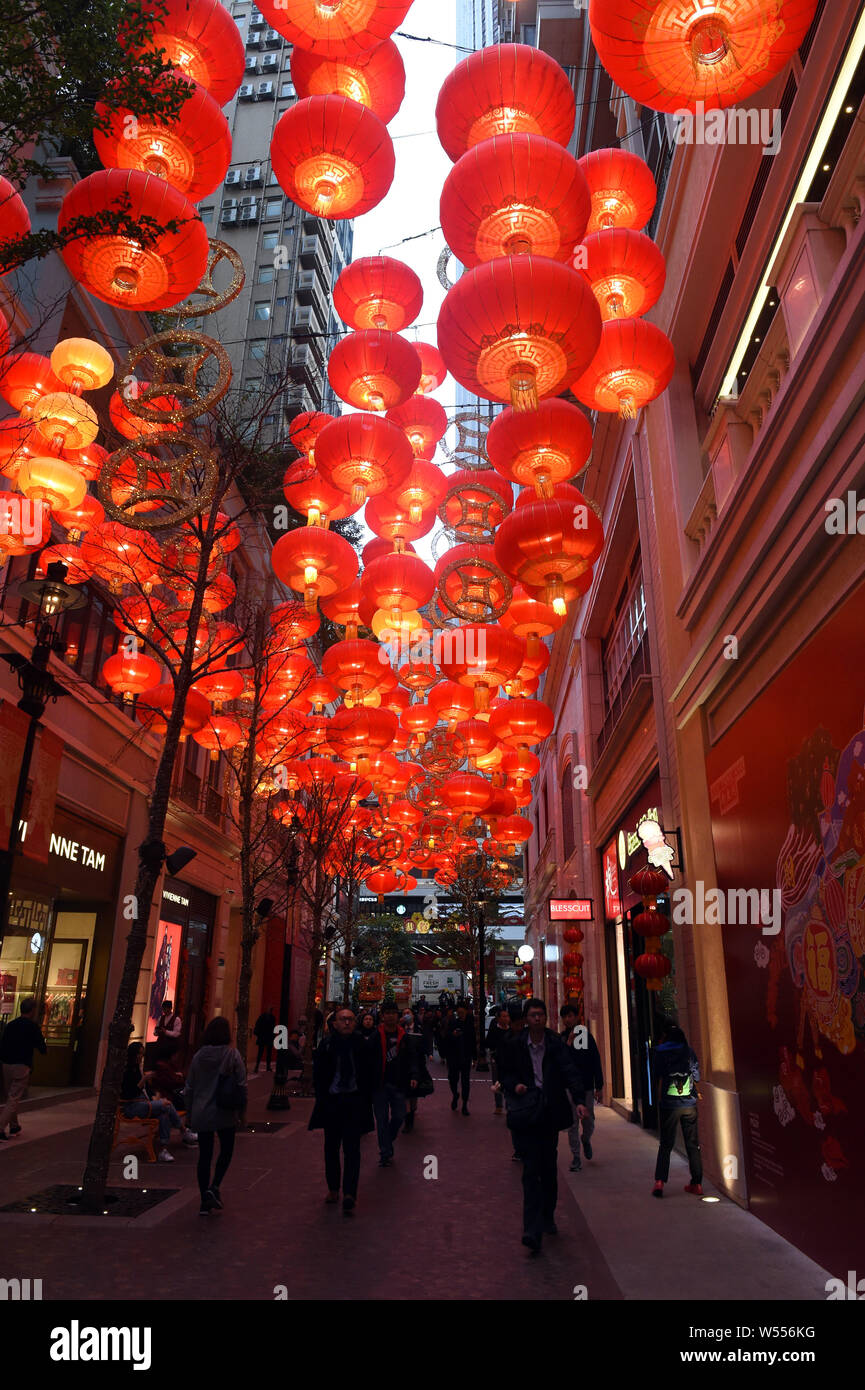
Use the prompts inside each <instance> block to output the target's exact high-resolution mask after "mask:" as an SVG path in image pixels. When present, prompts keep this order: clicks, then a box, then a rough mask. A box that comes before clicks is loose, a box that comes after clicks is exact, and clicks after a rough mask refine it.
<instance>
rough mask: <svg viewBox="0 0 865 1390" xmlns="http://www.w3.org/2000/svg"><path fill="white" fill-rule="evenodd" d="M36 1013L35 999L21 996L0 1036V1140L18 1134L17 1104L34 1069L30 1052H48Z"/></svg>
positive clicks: (24, 1093) (21, 1098) (25, 1090)
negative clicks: (1, 1096)
mask: <svg viewBox="0 0 865 1390" xmlns="http://www.w3.org/2000/svg"><path fill="white" fill-rule="evenodd" d="M35 1012H36V1000H35V999H31V998H27V999H22V1000H21V1009H20V1012H19V1014H18V1017H17V1018H14V1019H13V1020H12V1022H11V1023H7V1025H6V1029H5V1032H4V1033H3V1037H2V1039H0V1062H2V1063H3V1087H4V1091H5V1094H6V1100H5V1103H4V1105H3V1107H2V1109H0V1139H14V1138H15V1136H16V1134H20V1133H21V1126H20V1125H19V1123H18V1105H19V1103H20V1102H21V1101H22V1100H23V1099H24V1096H25V1095H26V1093H27V1085H28V1083H29V1081H30V1073H31V1071H32V1070H33V1053H34V1052H36V1051H37V1050H38V1051H39V1052H42V1053H45V1052H47V1051H48V1045H47V1043H46V1042H45V1039H44V1037H43V1036H42V1029H41V1028H40V1027H39V1024H38V1023H37V1022H36V1020H35V1018H34V1017H33V1015H34V1014H35ZM7 1125H8V1126H9V1133H8V1134H7V1133H6V1126H7Z"/></svg>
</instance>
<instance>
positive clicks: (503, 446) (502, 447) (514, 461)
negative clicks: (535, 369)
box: [486, 399, 592, 497]
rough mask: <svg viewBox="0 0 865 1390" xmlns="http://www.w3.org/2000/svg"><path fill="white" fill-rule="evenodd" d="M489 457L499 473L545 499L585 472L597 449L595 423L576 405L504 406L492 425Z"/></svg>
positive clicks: (552, 403) (489, 435) (557, 402)
mask: <svg viewBox="0 0 865 1390" xmlns="http://www.w3.org/2000/svg"><path fill="white" fill-rule="evenodd" d="M486 448H487V456H488V458H489V461H490V463H491V464H492V466H493V468H494V469H495V470H496V472H497V473H499V474H501V476H502V477H503V478H509V479H510V480H511V481H512V482H514V483H519V484H520V486H521V487H533V488H534V489H535V491H536V493H537V495H538V496H539V497H550V496H552V492H553V487H554V485H555V484H556V483H559V482H563V481H565V480H567V479H568V478H573V477H575V476H576V475H577V474H578V473H580V472H582V470H583V468H585V466H586V464H587V463H588V460H589V456H590V454H591V452H592V427H591V425H590V424H589V422H588V420H587V419H586V417H585V415H584V414H583V412H582V411H581V410H578V408H577V407H576V406H575V405H570V404H569V403H568V402H567V401H562V400H558V399H554V400H548V401H542V402H541V404H540V405H539V407H538V409H537V410H535V411H530V412H524V411H513V410H503V411H502V413H501V414H500V415H497V416H496V418H495V420H494V421H493V423H492V424H491V426H490V428H489V432H488V434H487V439H486Z"/></svg>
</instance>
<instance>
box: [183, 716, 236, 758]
mask: <svg viewBox="0 0 865 1390" xmlns="http://www.w3.org/2000/svg"><path fill="white" fill-rule="evenodd" d="M192 737H193V738H194V739H195V742H196V743H200V744H201V747H202V748H209V749H210V760H211V762H214V763H215V762H216V760H217V758H218V757H219V755H220V753H224V752H227V751H228V750H229V749H230V748H236V747H237V745H238V743H242V742H243V738H244V734H243V727H242V725H241V724H239V723H238V721H237V720H236V719H231V718H230V717H229V716H228V715H227V714H212V715H211V716H210V718H209V719H208V720H207V722H206V723H205V724H203V725H202V727H201V728H200V729H196V730H195V731H194V733H193V735H192Z"/></svg>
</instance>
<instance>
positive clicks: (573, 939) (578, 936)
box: [562, 927, 583, 946]
mask: <svg viewBox="0 0 865 1390" xmlns="http://www.w3.org/2000/svg"><path fill="white" fill-rule="evenodd" d="M562 936H563V937H564V938H565V940H566V941H567V942H568V944H569V945H570V946H577V945H579V943H580V942H581V941H582V940H583V933H582V930H581V928H580V927H565V930H564V931H563V932H562Z"/></svg>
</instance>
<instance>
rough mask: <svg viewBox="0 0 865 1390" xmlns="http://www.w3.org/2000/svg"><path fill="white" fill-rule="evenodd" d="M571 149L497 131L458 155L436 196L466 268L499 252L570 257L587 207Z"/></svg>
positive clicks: (582, 233)
mask: <svg viewBox="0 0 865 1390" xmlns="http://www.w3.org/2000/svg"><path fill="white" fill-rule="evenodd" d="M591 207H592V205H591V199H590V197H589V187H588V184H587V183H586V180H585V177H584V175H583V172H582V170H581V169H580V167H579V165H578V164H577V161H576V160H575V159H574V157H573V155H571V154H568V152H567V150H565V149H563V148H562V146H561V145H558V144H556V142H555V141H554V140H544V139H543V138H542V137H541V136H540V135H498V136H495V137H494V139H492V140H485V141H484V142H483V143H482V144H480V145H475V146H474V148H473V149H471V150H469V151H468V153H467V154H464V155H463V157H462V159H460V160H459V162H458V163H457V164H456V165H455V166H454V168H453V169H452V170H451V172H450V174H449V175H448V177H447V179H446V181H445V185H444V189H443V190H442V196H441V222H442V231H443V232H444V237H445V241H446V242H447V244H448V246H449V247H450V249H451V250H452V251H453V253H454V255H455V256H456V258H457V260H459V261H461V262H462V264H463V265H464V266H469V267H471V266H476V265H480V264H481V263H482V262H483V261H492V260H494V259H495V258H496V257H497V256H516V255H528V254H531V255H534V256H549V257H551V258H552V259H553V260H557V261H571V259H572V257H573V253H574V247H575V246H576V245H577V243H578V242H579V241H581V240H582V239H583V237H584V236H585V232H586V226H587V225H588V221H589V215H590V213H591Z"/></svg>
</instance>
